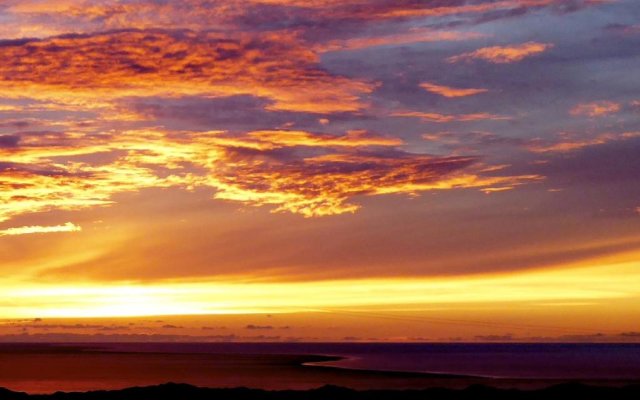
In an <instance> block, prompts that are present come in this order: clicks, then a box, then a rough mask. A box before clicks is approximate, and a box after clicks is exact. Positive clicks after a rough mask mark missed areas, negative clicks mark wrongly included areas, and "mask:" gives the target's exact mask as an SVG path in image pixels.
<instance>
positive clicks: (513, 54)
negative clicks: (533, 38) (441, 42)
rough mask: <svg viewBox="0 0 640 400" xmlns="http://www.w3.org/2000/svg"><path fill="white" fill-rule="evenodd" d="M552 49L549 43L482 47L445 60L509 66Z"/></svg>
mask: <svg viewBox="0 0 640 400" xmlns="http://www.w3.org/2000/svg"><path fill="white" fill-rule="evenodd" d="M552 47H553V44H551V43H538V42H527V43H523V44H516V45H510V46H492V47H483V48H481V49H478V50H474V51H471V52H468V53H462V54H459V55H457V56H453V57H449V58H448V59H447V61H448V62H450V63H457V62H461V61H473V60H482V61H487V62H490V63H493V64H509V63H515V62H518V61H522V60H524V59H525V58H527V57H531V56H534V55H536V54H540V53H543V52H544V51H546V50H548V49H550V48H552Z"/></svg>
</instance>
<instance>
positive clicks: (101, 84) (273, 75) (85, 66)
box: [0, 30, 375, 113]
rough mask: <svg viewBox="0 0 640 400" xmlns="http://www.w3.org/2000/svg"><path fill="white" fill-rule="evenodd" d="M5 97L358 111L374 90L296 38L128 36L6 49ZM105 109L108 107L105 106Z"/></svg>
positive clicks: (2, 68)
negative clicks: (260, 103)
mask: <svg viewBox="0 0 640 400" xmlns="http://www.w3.org/2000/svg"><path fill="white" fill-rule="evenodd" d="M0 57H2V59H3V60H5V61H4V62H3V63H2V65H0V95H2V96H4V97H6V98H23V97H29V98H32V99H42V100H55V101H58V102H67V103H69V104H77V103H80V104H85V105H91V104H96V101H94V100H93V99H96V98H99V99H100V101H98V102H97V105H98V106H99V105H100V102H102V103H104V102H105V101H106V102H107V104H108V101H109V100H110V99H116V98H123V97H130V96H146V97H149V96H165V97H180V96H188V95H206V96H212V97H221V96H232V95H239V94H250V95H252V96H259V97H264V98H268V99H271V100H272V104H270V105H268V107H269V109H272V110H286V111H297V112H310V113H332V112H344V111H357V110H360V109H362V108H364V106H365V105H364V103H363V102H362V101H361V99H360V97H361V96H363V95H365V94H367V93H370V92H371V91H372V90H373V89H374V87H375V85H374V84H373V83H371V82H365V81H359V80H355V79H349V78H345V77H341V76H337V75H332V74H330V73H329V72H327V71H325V70H324V69H322V68H321V67H320V65H319V59H318V56H317V55H316V53H314V52H313V51H312V50H310V49H308V48H307V47H305V46H304V44H303V43H302V42H301V41H300V40H298V39H297V38H296V36H295V34H285V33H272V34H265V35H260V36H253V35H251V34H247V33H237V34H230V35H223V34H217V33H195V32H189V31H160V30H148V31H140V30H126V31H115V32H107V33H99V34H92V35H66V36H59V37H54V38H49V39H43V40H27V41H19V42H5V43H3V45H2V46H0ZM102 106H104V104H103V105H102Z"/></svg>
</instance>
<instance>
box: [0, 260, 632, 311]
mask: <svg viewBox="0 0 640 400" xmlns="http://www.w3.org/2000/svg"><path fill="white" fill-rule="evenodd" d="M639 283H640V270H638V268H637V263H635V262H625V263H619V264H610V265H601V266H595V267H594V266H592V267H581V268H571V269H566V270H564V269H563V270H541V271H530V272H523V273H515V274H503V275H495V276H478V277H459V278H419V279H416V278H411V279H406V278H391V279H389V278H386V279H358V280H353V279H346V280H338V281H319V282H293V283H244V284H234V283H225V282H206V283H205V282H203V283H173V284H169V283H159V284H149V285H141V284H137V285H133V284H131V285H109V284H99V285H98V284H76V285H73V286H65V285H60V284H56V285H44V284H40V285H24V284H21V285H19V286H18V287H11V286H7V285H4V286H5V289H3V291H2V293H3V294H2V296H1V297H0V303H3V304H6V303H7V302H10V301H13V302H14V303H15V304H16V305H14V306H6V305H5V306H3V307H2V308H0V313H1V314H2V315H3V316H5V317H6V318H40V317H48V318H51V317H54V318H69V317H74V318H81V317H133V316H160V315H208V314H211V315H215V314H260V313H263V314H267V313H290V312H305V311H306V312H308V311H323V310H326V309H331V308H349V307H357V308H360V309H370V310H380V309H388V308H389V307H392V308H393V307H395V306H403V305H412V306H420V305H422V306H432V305H439V306H443V307H445V308H446V307H447V306H450V307H452V306H455V305H456V304H463V303H464V304H472V303H509V302H541V301H544V302H556V301H557V302H571V301H597V300H606V299H620V298H633V297H636V296H638V297H640V285H639Z"/></svg>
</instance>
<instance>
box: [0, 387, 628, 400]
mask: <svg viewBox="0 0 640 400" xmlns="http://www.w3.org/2000/svg"><path fill="white" fill-rule="evenodd" d="M639 398H640V384H638V385H631V386H625V387H602V386H589V385H584V384H579V383H575V384H573V383H567V384H562V385H556V386H552V387H549V388H546V389H540V390H531V391H527V390H516V389H496V388H492V387H489V386H483V385H473V386H469V387H468V388H466V389H462V390H454V389H424V390H364V391H356V390H353V389H348V388H344V387H339V386H329V385H328V386H323V387H320V388H317V389H312V390H306V391H296V390H280V391H267V390H261V389H248V388H233V389H213V388H200V387H196V386H192V385H187V384H178V383H166V384H163V385H158V386H147V387H132V388H128V389H122V390H109V391H91V392H85V393H82V392H70V393H65V392H56V393H53V394H39V395H29V394H26V393H22V392H13V391H10V390H7V389H2V388H0V400H165V399H166V400H387V399H389V400H427V399H429V400H480V399H492V400H538V399H540V400H569V399H580V400H590V399H603V400H618V399H619V400H632V399H633V400H636V399H639Z"/></svg>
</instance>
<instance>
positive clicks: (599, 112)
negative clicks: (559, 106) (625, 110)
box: [570, 101, 621, 118]
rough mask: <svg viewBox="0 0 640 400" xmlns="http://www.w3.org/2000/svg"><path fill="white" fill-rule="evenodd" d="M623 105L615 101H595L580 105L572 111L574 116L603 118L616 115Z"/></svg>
mask: <svg viewBox="0 0 640 400" xmlns="http://www.w3.org/2000/svg"><path fill="white" fill-rule="evenodd" d="M620 109H621V105H620V104H619V103H615V102H613V101H594V102H591V103H583V104H578V105H577V106H575V107H574V108H572V109H571V111H570V113H571V115H574V116H580V115H586V116H588V117H592V118H594V117H601V116H604V115H608V114H615V113H617V112H618V111H620Z"/></svg>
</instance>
